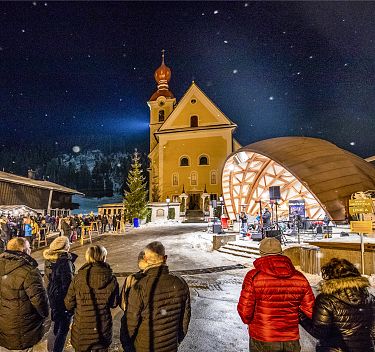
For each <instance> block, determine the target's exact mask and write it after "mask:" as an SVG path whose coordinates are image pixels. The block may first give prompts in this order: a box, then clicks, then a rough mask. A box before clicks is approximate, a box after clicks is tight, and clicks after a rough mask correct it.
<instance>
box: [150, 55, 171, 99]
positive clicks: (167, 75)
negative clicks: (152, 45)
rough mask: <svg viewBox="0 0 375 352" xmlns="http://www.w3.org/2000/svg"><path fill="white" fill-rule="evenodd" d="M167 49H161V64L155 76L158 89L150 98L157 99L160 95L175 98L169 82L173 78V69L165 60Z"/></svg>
mask: <svg viewBox="0 0 375 352" xmlns="http://www.w3.org/2000/svg"><path fill="white" fill-rule="evenodd" d="M164 56H165V50H164V49H163V50H162V51H161V65H160V66H159V68H157V69H156V71H155V74H154V78H155V81H156V83H157V85H158V90H157V91H156V92H155V93H154V94H153V95H152V97H151V98H150V100H156V99H157V98H158V97H160V96H164V97H166V98H172V99H173V98H174V96H173V93H172V92H171V91H170V90H169V86H168V82H169V81H170V79H171V69H170V68H169V67H168V66H167V65H166V64H165V62H164Z"/></svg>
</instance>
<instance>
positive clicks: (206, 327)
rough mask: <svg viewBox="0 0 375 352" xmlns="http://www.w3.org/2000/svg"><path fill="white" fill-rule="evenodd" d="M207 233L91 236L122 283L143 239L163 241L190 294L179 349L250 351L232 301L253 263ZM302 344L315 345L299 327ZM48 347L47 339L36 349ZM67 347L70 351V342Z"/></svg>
mask: <svg viewBox="0 0 375 352" xmlns="http://www.w3.org/2000/svg"><path fill="white" fill-rule="evenodd" d="M211 237H212V234H208V233H207V232H206V225H205V224H200V225H198V224H175V225H171V226H165V225H163V224H162V225H160V226H147V227H143V228H139V229H132V230H131V231H129V232H127V233H126V234H125V235H118V234H106V235H100V236H99V237H96V238H95V239H94V241H95V242H96V243H100V244H102V245H104V246H105V247H106V248H107V250H108V260H107V261H108V263H109V264H110V265H111V267H112V268H113V271H114V272H115V273H116V275H117V276H118V280H119V282H120V285H122V283H123V281H124V276H125V275H126V274H127V273H129V272H133V271H136V270H137V264H136V263H137V256H138V253H139V252H140V250H141V249H142V248H143V247H144V246H145V245H146V244H147V243H149V242H151V241H154V240H160V241H162V242H163V243H164V245H165V247H166V250H167V254H168V265H169V268H170V270H171V271H177V272H180V273H182V275H183V277H184V278H185V280H186V281H187V282H188V284H189V287H190V292H191V296H192V318H191V323H190V328H189V332H188V335H187V336H186V338H185V340H184V341H183V343H182V345H181V347H180V349H179V351H181V352H188V351H190V352H191V351H197V352H199V351H202V352H207V351H208V352H211V351H215V352H217V351H221V352H231V351H236V352H242V351H243V352H244V351H248V333H247V328H246V326H245V325H244V324H243V323H242V321H241V320H240V318H239V316H238V314H237V309H236V306H237V301H238V298H239V294H240V290H241V285H242V280H243V278H244V276H245V274H246V273H247V271H248V270H249V268H251V267H252V260H251V259H247V258H239V257H235V256H232V255H228V254H225V253H219V252H217V251H212V244H211ZM87 245H88V244H85V245H84V246H81V245H80V244H79V243H76V244H74V245H73V247H72V251H73V252H75V253H76V254H78V255H79V257H78V260H77V262H76V269H77V270H78V269H79V268H80V267H81V266H82V264H83V263H84V253H85V251H86V248H87ZM33 257H34V258H36V259H37V261H38V262H39V263H40V269H41V270H43V259H42V250H39V251H36V252H34V253H33ZM209 268H211V269H209ZM215 268H216V269H215ZM206 269H208V270H206ZM227 269H229V270H227ZM187 270H189V271H188V272H187ZM113 315H114V343H113V345H112V347H111V351H122V349H121V346H120V343H119V328H120V319H121V317H122V311H121V310H120V309H115V310H114V311H113ZM301 344H302V351H303V352H310V351H311V352H312V351H314V350H315V348H314V340H313V339H312V338H311V337H310V336H308V335H307V334H306V333H305V332H304V331H303V330H302V331H301ZM47 349H48V348H47V342H46V341H45V342H43V343H41V344H40V346H38V348H37V349H36V351H37V352H42V351H46V350H47ZM66 351H68V352H73V349H72V348H71V346H70V345H69V342H68V343H67V346H66Z"/></svg>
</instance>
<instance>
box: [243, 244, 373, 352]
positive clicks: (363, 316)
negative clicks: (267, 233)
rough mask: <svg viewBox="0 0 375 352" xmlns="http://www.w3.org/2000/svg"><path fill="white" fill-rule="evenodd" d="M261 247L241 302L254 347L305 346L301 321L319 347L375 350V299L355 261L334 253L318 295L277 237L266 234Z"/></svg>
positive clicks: (256, 351) (276, 351)
mask: <svg viewBox="0 0 375 352" xmlns="http://www.w3.org/2000/svg"><path fill="white" fill-rule="evenodd" d="M259 250H260V254H261V257H260V258H258V259H256V260H255V261H254V269H252V270H250V271H249V272H248V273H247V275H246V276H245V279H244V282H243V285H242V291H241V296H240V299H239V302H238V305H237V310H238V313H239V315H240V317H241V319H242V321H243V322H244V323H245V324H247V325H248V331H249V336H250V339H249V344H250V346H249V349H250V351H251V352H261V351H268V352H298V351H301V345H300V342H299V339H300V335H299V327H298V325H299V324H301V325H302V326H303V327H304V328H305V330H306V331H307V332H308V333H310V334H311V335H312V336H314V337H315V338H316V339H318V343H317V346H316V351H317V352H365V351H366V352H374V351H375V345H374V343H375V342H374V341H375V298H374V296H373V295H371V293H370V292H369V290H368V288H369V287H370V283H369V280H368V279H367V278H366V277H362V276H361V274H360V272H359V271H358V269H357V268H356V267H355V266H354V265H353V264H352V263H350V262H349V261H347V260H346V259H337V258H333V259H331V260H330V261H329V262H328V263H327V264H326V265H324V266H323V267H322V269H321V270H322V277H323V281H322V282H321V283H320V287H319V291H320V292H319V294H318V296H317V297H316V298H315V297H314V294H313V291H312V289H311V286H310V284H309V282H308V281H307V279H306V278H305V276H304V275H303V274H302V273H301V272H299V271H297V270H296V269H295V267H294V266H293V264H292V262H291V260H290V259H289V258H288V257H287V256H285V255H282V248H281V244H280V242H279V241H278V240H277V239H275V238H265V239H263V240H262V241H261V242H260V246H259Z"/></svg>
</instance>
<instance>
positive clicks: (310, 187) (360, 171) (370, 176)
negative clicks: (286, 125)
mask: <svg viewBox="0 0 375 352" xmlns="http://www.w3.org/2000/svg"><path fill="white" fill-rule="evenodd" d="M222 186H223V196H224V201H225V206H226V209H227V212H228V214H229V217H230V218H231V219H234V218H235V216H236V214H238V213H239V212H240V211H242V210H245V211H246V212H247V213H248V214H251V215H256V214H257V212H258V211H259V202H262V203H263V206H267V205H269V187H271V186H280V189H281V201H280V202H279V211H280V215H281V216H283V215H286V213H287V211H288V201H289V200H295V199H304V201H305V207H306V215H307V216H308V217H310V218H311V219H317V218H322V217H323V216H324V214H325V213H328V214H329V215H330V216H331V218H332V219H336V220H343V219H344V218H345V214H347V213H348V212H347V208H348V199H349V198H350V196H351V194H352V193H355V192H359V191H366V190H370V189H375V167H374V166H373V165H372V164H371V163H368V162H366V161H365V160H364V159H362V158H360V157H358V156H356V155H354V154H352V153H349V152H348V151H346V150H343V149H341V148H339V147H337V146H336V145H334V144H332V143H330V142H328V141H325V140H322V139H317V138H308V137H281V138H272V139H268V140H264V141H260V142H256V143H253V144H250V145H248V146H246V147H243V148H241V149H239V150H238V151H237V152H235V153H233V154H231V155H230V156H229V157H228V158H227V160H226V162H225V165H224V168H223V175H222Z"/></svg>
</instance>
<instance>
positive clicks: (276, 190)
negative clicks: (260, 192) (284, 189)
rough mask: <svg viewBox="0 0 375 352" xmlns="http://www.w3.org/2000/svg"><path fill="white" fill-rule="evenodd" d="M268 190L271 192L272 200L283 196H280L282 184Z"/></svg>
mask: <svg viewBox="0 0 375 352" xmlns="http://www.w3.org/2000/svg"><path fill="white" fill-rule="evenodd" d="M268 190H269V192H270V200H279V199H281V196H280V186H272V187H270V188H269V189H268Z"/></svg>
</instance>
